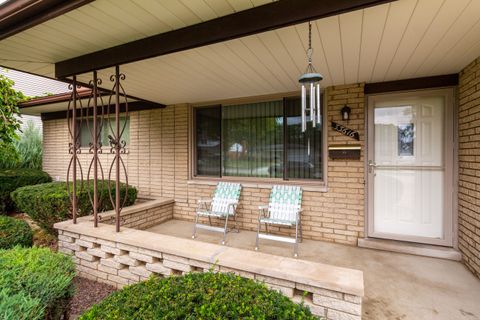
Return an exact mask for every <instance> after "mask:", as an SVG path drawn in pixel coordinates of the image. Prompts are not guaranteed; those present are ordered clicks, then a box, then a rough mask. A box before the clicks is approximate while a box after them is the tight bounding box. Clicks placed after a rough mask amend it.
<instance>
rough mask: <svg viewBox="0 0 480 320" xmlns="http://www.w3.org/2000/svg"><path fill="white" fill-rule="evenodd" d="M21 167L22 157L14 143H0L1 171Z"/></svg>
mask: <svg viewBox="0 0 480 320" xmlns="http://www.w3.org/2000/svg"><path fill="white" fill-rule="evenodd" d="M19 166H20V156H19V154H18V152H17V149H15V146H14V145H13V144H12V143H2V142H0V169H13V168H18V167H19Z"/></svg>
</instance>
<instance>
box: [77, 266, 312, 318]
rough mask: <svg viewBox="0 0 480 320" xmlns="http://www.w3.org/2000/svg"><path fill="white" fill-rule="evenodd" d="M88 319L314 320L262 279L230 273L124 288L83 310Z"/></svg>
mask: <svg viewBox="0 0 480 320" xmlns="http://www.w3.org/2000/svg"><path fill="white" fill-rule="evenodd" d="M92 319H102V320H107V319H117V320H121V319H125V320H126V319H316V318H315V317H314V316H313V315H312V314H311V312H310V310H308V309H307V308H306V307H304V306H302V305H299V304H296V303H294V302H292V301H291V300H290V299H288V298H287V297H286V296H284V295H282V294H280V293H279V292H277V291H274V290H270V289H268V288H267V287H266V286H265V285H264V284H262V283H258V282H255V281H253V280H250V279H245V278H242V277H239V276H236V275H234V274H224V273H213V272H207V273H189V274H187V275H185V276H182V277H169V278H164V279H160V278H150V279H149V280H147V281H144V282H141V283H138V284H135V285H132V286H128V287H125V288H124V289H122V290H120V291H117V292H115V293H113V294H112V295H110V296H109V297H107V298H106V299H105V300H103V301H102V302H100V303H99V304H97V305H94V306H93V307H92V308H91V309H90V310H88V311H87V312H86V313H84V314H83V315H82V316H81V317H80V320H92Z"/></svg>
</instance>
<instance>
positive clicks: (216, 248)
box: [55, 219, 364, 320]
mask: <svg viewBox="0 0 480 320" xmlns="http://www.w3.org/2000/svg"><path fill="white" fill-rule="evenodd" d="M55 228H56V229H57V230H58V232H59V236H58V237H59V242H58V248H59V249H58V250H59V251H60V252H63V253H65V254H68V255H72V257H73V259H74V261H75V263H76V265H77V272H78V274H79V275H80V276H83V277H87V278H90V279H93V280H95V281H100V282H104V283H108V284H111V285H114V286H116V287H117V288H121V287H123V286H124V285H127V284H132V283H136V282H138V281H141V280H145V279H147V278H148V277H149V276H151V275H157V276H160V277H167V276H171V275H180V274H183V273H185V272H204V271H208V270H215V271H217V272H218V271H219V272H234V273H236V274H238V275H240V276H243V277H247V278H251V279H255V280H258V281H261V282H264V283H265V284H266V285H268V286H269V287H271V288H273V289H275V290H278V291H280V292H281V293H283V294H284V295H286V296H288V297H289V298H291V299H292V300H294V301H296V302H300V301H301V299H302V296H303V294H304V292H307V294H306V298H305V303H306V305H308V306H309V307H310V309H311V311H312V312H313V313H314V314H315V315H318V316H323V317H326V318H327V319H332V320H338V319H347V320H356V319H357V320H358V319H361V314H362V297H363V295H364V288H363V273H362V272H361V271H358V270H353V269H347V268H340V267H335V266H330V265H326V264H321V263H315V262H311V261H304V260H299V259H292V258H286V257H279V256H273V255H269V254H265V253H260V252H255V251H248V250H241V249H236V248H231V247H226V246H220V245H216V244H210V243H202V242H199V241H192V240H188V239H182V238H176V237H171V236H166V235H160V234H155V233H151V232H147V231H141V230H134V229H128V228H124V229H123V231H122V232H120V233H116V232H115V230H114V226H111V225H105V224H100V225H99V227H98V228H93V225H92V223H91V221H86V220H81V219H80V221H79V223H77V224H75V225H74V224H72V223H71V221H66V222H61V223H58V224H56V225H55Z"/></svg>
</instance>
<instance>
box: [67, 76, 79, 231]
mask: <svg viewBox="0 0 480 320" xmlns="http://www.w3.org/2000/svg"><path fill="white" fill-rule="evenodd" d="M72 85H73V92H72V97H73V112H72V138H73V141H72V150H73V153H72V160H73V163H72V171H73V173H72V175H73V181H72V216H73V223H77V208H78V205H77V140H78V137H77V130H78V129H77V76H73V83H72ZM67 181H68V179H67ZM67 183H68V182H67Z"/></svg>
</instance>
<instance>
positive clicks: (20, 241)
mask: <svg viewBox="0 0 480 320" xmlns="http://www.w3.org/2000/svg"><path fill="white" fill-rule="evenodd" d="M32 244H33V231H32V228H30V226H29V225H28V223H26V222H25V221H23V220H18V219H14V218H11V217H7V216H0V249H10V248H13V247H15V246H16V245H18V246H22V247H31V246H32Z"/></svg>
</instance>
